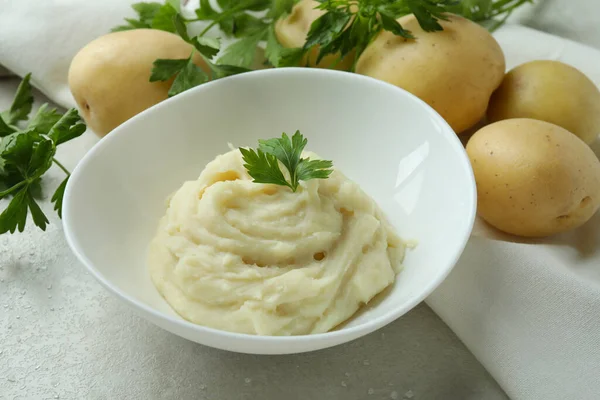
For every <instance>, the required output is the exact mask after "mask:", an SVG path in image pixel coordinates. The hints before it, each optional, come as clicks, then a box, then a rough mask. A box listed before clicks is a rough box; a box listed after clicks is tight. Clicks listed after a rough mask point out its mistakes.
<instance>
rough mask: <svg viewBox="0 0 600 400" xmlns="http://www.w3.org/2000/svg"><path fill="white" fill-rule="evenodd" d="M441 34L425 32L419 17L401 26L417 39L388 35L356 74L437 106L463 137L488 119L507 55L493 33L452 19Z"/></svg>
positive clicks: (367, 53) (366, 56)
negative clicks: (488, 108)
mask: <svg viewBox="0 0 600 400" xmlns="http://www.w3.org/2000/svg"><path fill="white" fill-rule="evenodd" d="M448 18H449V21H440V24H441V25H442V27H443V28H444V30H443V31H441V32H425V31H423V29H422V28H421V26H420V25H419V23H418V21H417V19H416V18H415V16H414V15H407V16H404V17H402V18H400V19H398V22H399V23H400V24H401V25H402V26H403V27H404V28H405V29H408V30H410V31H411V32H412V34H413V36H415V37H416V39H414V40H412V39H405V38H403V37H400V36H396V35H395V34H393V33H391V32H388V31H384V32H381V33H380V34H379V35H378V36H377V38H376V39H375V40H374V41H373V42H372V43H371V44H370V45H369V46H368V47H367V49H366V50H365V51H364V53H363V54H362V55H361V56H360V58H359V60H358V63H357V65H356V72H357V73H359V74H362V75H367V76H371V77H373V78H377V79H381V80H383V81H386V82H389V83H391V84H393V85H396V86H398V87H400V88H402V89H405V90H407V91H409V92H410V93H412V94H414V95H415V96H417V97H419V98H420V99H422V100H423V101H425V102H426V103H427V104H429V105H430V106H431V107H433V108H434V109H435V110H436V111H437V112H438V113H439V114H440V115H441V116H442V117H444V119H445V120H446V121H448V123H449V124H450V126H452V129H454V130H455V131H456V132H457V133H460V132H463V131H465V130H466V129H468V128H470V127H472V126H473V125H475V124H476V123H477V122H479V121H480V120H481V119H482V118H483V117H484V115H485V112H486V109H487V106H488V101H489V99H490V96H491V94H492V92H493V91H494V90H495V89H496V88H497V87H498V85H500V82H502V78H503V77H504V72H505V62H504V54H503V53H502V49H501V48H500V46H499V45H498V43H497V42H496V40H495V39H494V37H493V36H492V35H490V33H489V32H488V31H487V30H485V29H484V28H482V27H481V26H479V25H478V24H476V23H475V22H472V21H469V20H468V19H465V18H462V17H459V16H456V15H449V16H448Z"/></svg>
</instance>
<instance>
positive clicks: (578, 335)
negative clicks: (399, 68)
mask: <svg viewBox="0 0 600 400" xmlns="http://www.w3.org/2000/svg"><path fill="white" fill-rule="evenodd" d="M495 36H496V38H497V39H498V41H499V42H500V45H501V46H502V48H503V49H504V53H505V55H506V61H507V67H508V68H512V67H514V66H516V65H519V64H521V63H523V62H526V61H529V60H533V59H551V60H559V61H563V62H566V63H568V64H571V65H573V66H575V67H577V68H579V69H580V70H581V71H583V72H584V73H585V74H586V75H587V76H589V77H590V78H591V79H592V80H593V81H594V82H595V83H596V84H597V85H598V84H600V70H599V69H598V65H600V51H598V50H596V49H592V48H589V47H586V46H584V45H581V44H578V43H574V42H571V41H568V40H565V39H561V38H558V37H555V36H551V35H548V34H545V33H542V32H539V31H534V30H531V29H527V28H524V27H520V26H506V27H504V28H503V29H502V30H500V31H499V32H497V33H496V35H495ZM592 147H593V149H594V150H595V152H596V154H597V155H600V140H598V141H596V142H595V143H594V144H593V146H592ZM427 303H428V304H429V306H431V308H432V309H433V310H434V311H435V312H436V313H437V314H438V315H439V316H440V317H441V318H442V319H443V320H444V321H445V322H446V323H447V324H448V325H449V326H450V328H451V329H452V330H453V331H454V332H455V333H456V334H457V335H458V337H460V339H461V340H462V341H463V342H464V343H465V344H466V345H467V347H468V348H469V349H470V350H471V351H472V352H473V354H475V356H476V357H477V358H478V359H479V361H481V363H482V364H483V365H484V366H485V367H486V368H487V369H488V371H489V372H490V373H491V374H492V376H493V377H494V378H495V379H496V380H497V381H498V383H499V384H500V385H501V386H502V387H503V388H504V390H505V391H506V392H507V393H508V395H509V396H510V397H511V398H513V399H545V400H552V399H581V400H596V399H600V372H599V368H600V212H599V213H597V214H596V215H595V216H594V217H593V219H592V220H591V221H589V222H588V223H587V224H586V225H584V226H583V227H581V228H579V229H577V230H575V231H572V232H569V233H566V234H562V235H557V236H554V237H551V238H547V239H543V240H523V239H520V238H516V237H511V236H509V235H505V234H502V233H500V232H498V231H496V230H494V229H493V228H491V227H489V226H488V225H486V224H485V223H484V222H482V221H477V223H476V226H475V229H474V231H473V235H472V237H471V240H470V241H469V244H468V246H467V248H466V250H465V252H464V254H463V256H462V258H461V260H460V261H459V263H458V264H457V266H456V267H455V269H454V271H452V273H451V274H450V276H449V277H448V279H446V280H445V281H444V283H442V285H441V286H440V287H439V288H438V289H437V290H436V291H435V292H434V293H433V294H432V295H431V296H430V297H429V298H428V299H427Z"/></svg>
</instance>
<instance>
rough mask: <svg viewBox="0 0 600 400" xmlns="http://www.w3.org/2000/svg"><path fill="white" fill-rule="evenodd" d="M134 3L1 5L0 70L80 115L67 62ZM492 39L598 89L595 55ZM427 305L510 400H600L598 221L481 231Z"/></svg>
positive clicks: (23, 1) (523, 38)
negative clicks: (546, 233) (572, 71)
mask: <svg viewBox="0 0 600 400" xmlns="http://www.w3.org/2000/svg"><path fill="white" fill-rule="evenodd" d="M135 1H136V0H103V1H90V0H45V1H34V0H8V1H7V0H0V5H1V8H2V12H0V64H2V65H4V66H5V67H6V68H8V69H9V70H11V71H13V72H14V73H16V74H19V75H21V76H22V75H24V74H25V73H27V72H33V77H34V78H33V83H34V85H35V86H37V87H38V88H39V89H40V90H41V91H42V92H44V93H45V94H46V95H47V96H48V97H49V98H50V99H52V100H53V101H55V102H56V103H58V104H60V105H62V106H65V107H71V106H74V101H73V99H72V97H71V95H70V93H69V90H68V86H67V81H66V77H67V71H68V66H69V62H70V60H71V58H72V57H73V55H74V54H75V53H76V52H77V51H78V50H79V49H80V48H81V47H83V46H84V45H85V44H86V43H88V42H89V41H91V40H92V39H94V38H96V37H98V36H100V35H102V34H104V33H106V32H108V31H109V30H110V28H111V27H113V26H115V25H118V24H120V23H121V22H122V19H123V17H126V16H133V12H132V11H131V9H130V7H129V4H131V3H133V2H135ZM195 4H197V1H190V2H189V3H188V5H187V7H188V8H190V7H191V8H194V6H195ZM496 37H497V38H498V40H499V42H500V44H501V45H502V47H503V49H504V51H505V53H506V58H507V64H508V66H509V67H512V66H514V65H517V64H520V63H522V62H524V61H527V60H530V59H538V58H546V59H548V58H549V59H559V60H562V61H565V62H568V63H570V64H572V65H574V66H576V67H578V68H580V69H581V70H583V71H584V72H585V73H586V74H588V75H589V76H590V77H591V78H592V79H593V80H594V81H595V82H597V83H598V82H600V70H598V69H597V66H598V65H600V52H598V51H596V50H593V49H590V48H587V47H585V46H582V45H579V44H576V43H573V42H568V41H566V40H563V39H559V38H556V37H553V36H548V35H545V34H542V33H540V32H537V31H532V30H530V29H526V28H522V27H518V26H507V27H505V28H503V29H502V30H501V31H499V32H498V33H497V34H496ZM596 147H597V149H598V151H600V146H596ZM427 302H428V304H429V305H430V306H431V307H432V308H433V309H434V310H435V311H436V312H437V313H438V315H439V316H440V317H441V318H442V319H443V320H444V321H445V322H446V323H447V324H448V325H449V326H450V327H451V328H452V329H453V331H454V332H456V334H457V335H458V336H459V337H460V338H461V340H463V341H464V343H465V344H466V345H467V346H468V348H469V349H470V350H471V351H472V352H473V353H474V354H475V356H477V358H478V359H479V360H480V361H481V362H482V364H483V365H484V366H485V367H486V368H487V369H488V370H489V371H490V373H491V374H492V375H493V376H494V378H495V379H496V380H497V381H498V382H499V383H500V384H501V385H502V387H503V388H504V389H505V390H506V392H507V393H508V394H509V396H511V397H512V398H513V399H532V400H538V399H546V400H552V399H565V398H569V399H581V400H587V399H590V400H592V399H598V398H600V373H599V372H598V369H599V366H600V215H596V217H595V218H594V219H593V220H592V221H590V222H589V223H588V224H587V225H586V226H584V227H583V228H581V229H579V230H577V231H575V232H572V233H569V234H565V235H561V236H557V237H554V238H551V239H547V240H541V241H528V242H523V241H520V240H518V239H517V238H512V237H508V236H506V235H501V234H499V233H497V232H495V231H493V230H492V229H490V228H488V227H487V226H485V224H483V223H481V222H480V221H478V223H477V226H476V229H475V231H474V234H473V237H472V238H471V240H470V242H469V245H468V246H467V249H466V250H465V253H464V255H463V257H462V259H461V260H460V262H459V263H458V265H457V266H456V268H455V270H454V271H453V272H452V273H451V275H450V276H449V278H448V279H447V280H446V281H445V282H444V283H443V284H442V285H441V286H440V288H439V289H438V290H436V291H435V292H434V293H433V294H432V295H431V297H430V298H429V299H428V300H427Z"/></svg>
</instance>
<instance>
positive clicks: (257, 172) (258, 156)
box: [240, 131, 333, 192]
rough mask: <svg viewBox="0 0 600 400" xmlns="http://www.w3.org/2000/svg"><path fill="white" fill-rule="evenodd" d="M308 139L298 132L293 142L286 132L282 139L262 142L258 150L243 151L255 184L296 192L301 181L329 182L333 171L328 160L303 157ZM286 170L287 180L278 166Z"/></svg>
mask: <svg viewBox="0 0 600 400" xmlns="http://www.w3.org/2000/svg"><path fill="white" fill-rule="evenodd" d="M307 142H308V140H307V139H306V138H305V137H304V136H302V134H301V133H300V131H296V133H294V135H293V136H292V138H291V140H290V138H289V136H288V135H287V134H286V133H285V132H284V133H283V134H282V135H281V137H280V138H274V139H268V140H259V141H258V149H256V150H254V149H244V148H240V152H241V153H242V158H243V160H244V163H245V164H244V168H246V170H247V171H248V174H249V175H250V176H251V177H252V178H253V179H254V182H256V183H271V184H275V185H280V186H287V187H289V188H290V189H292V191H293V192H295V191H296V190H297V189H298V185H299V184H300V181H308V180H310V179H326V178H328V177H329V175H331V173H332V172H333V169H332V167H333V163H332V162H331V161H327V160H311V159H310V158H302V150H304V148H305V147H306V143H307ZM280 162H281V164H283V166H284V167H285V168H286V169H287V172H288V175H289V179H286V177H285V176H284V174H283V172H282V171H281V169H280V168H279V163H280Z"/></svg>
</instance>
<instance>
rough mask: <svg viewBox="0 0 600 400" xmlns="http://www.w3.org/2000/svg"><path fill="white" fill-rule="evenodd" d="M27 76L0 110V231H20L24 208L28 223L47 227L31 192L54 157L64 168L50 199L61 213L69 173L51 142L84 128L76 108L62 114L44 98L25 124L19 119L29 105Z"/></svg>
mask: <svg viewBox="0 0 600 400" xmlns="http://www.w3.org/2000/svg"><path fill="white" fill-rule="evenodd" d="M30 79H31V74H27V75H26V76H25V77H24V78H23V81H22V82H21V84H20V85H19V88H18V89H17V93H16V95H15V98H14V100H13V103H12V105H11V107H10V108H9V109H8V110H6V111H4V112H2V113H0V199H3V198H5V197H9V196H12V200H11V201H10V203H9V204H8V206H7V207H6V209H5V210H4V211H3V212H2V213H1V214H0V234H2V233H6V232H10V233H14V232H15V231H16V230H19V232H22V231H23V230H24V229H25V223H26V221H27V214H28V211H29V212H30V213H31V217H32V220H33V223H34V224H35V225H37V226H38V227H39V228H41V229H42V230H46V225H47V224H48V218H47V217H46V215H45V214H44V212H43V211H42V209H41V208H40V206H39V205H38V203H37V201H36V198H37V197H39V193H40V181H41V178H42V176H43V175H44V174H45V173H46V171H48V169H50V167H51V166H52V164H53V163H54V164H56V165H58V166H59V168H61V169H62V170H63V171H64V172H65V173H66V174H67V177H66V178H65V179H64V181H63V182H62V183H61V184H60V186H59V187H58V189H57V190H56V191H55V193H54V195H53V196H52V200H51V201H52V203H54V209H55V210H56V211H57V212H58V215H59V216H61V215H62V201H63V195H64V191H65V187H66V185H67V180H68V179H69V175H70V174H69V171H67V170H66V169H65V167H63V166H62V164H60V162H59V161H58V160H57V159H56V158H54V155H55V154H56V147H57V146H58V145H60V144H62V143H65V142H67V141H69V140H71V139H74V138H76V137H78V136H80V135H81V134H83V132H84V131H85V129H86V126H85V124H84V123H83V121H82V120H81V118H80V117H79V114H78V113H77V110H75V109H70V110H68V111H67V112H66V113H65V114H64V115H63V114H60V113H59V112H58V111H57V110H56V109H54V108H50V107H49V106H48V104H43V105H42V106H41V107H40V108H39V109H38V111H37V113H36V114H35V115H34V117H33V118H31V120H30V121H29V123H27V124H26V123H25V122H24V121H26V120H27V118H28V116H29V114H30V112H31V109H32V105H33V94H32V92H31V85H30V83H29V80H30Z"/></svg>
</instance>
